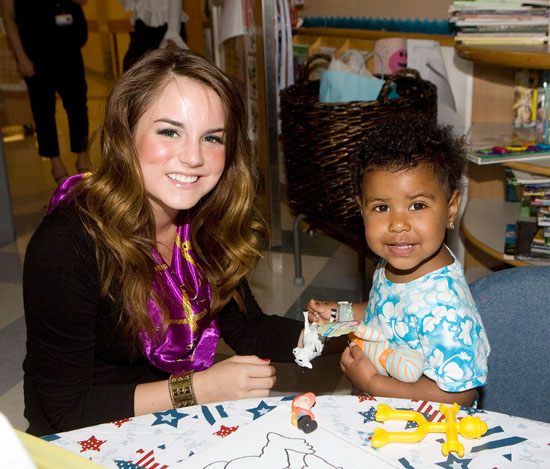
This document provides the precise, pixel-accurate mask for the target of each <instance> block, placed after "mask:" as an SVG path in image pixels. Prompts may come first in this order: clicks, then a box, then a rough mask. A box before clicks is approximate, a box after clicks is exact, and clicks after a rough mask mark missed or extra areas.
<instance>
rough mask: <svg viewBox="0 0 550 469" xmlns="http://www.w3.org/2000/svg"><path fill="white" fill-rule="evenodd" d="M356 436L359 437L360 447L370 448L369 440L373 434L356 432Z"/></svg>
mask: <svg viewBox="0 0 550 469" xmlns="http://www.w3.org/2000/svg"><path fill="white" fill-rule="evenodd" d="M357 434H358V435H359V437H360V438H361V440H362V441H361V445H362V446H371V444H370V440H371V438H372V434H373V432H368V433H367V432H361V431H358V432H357Z"/></svg>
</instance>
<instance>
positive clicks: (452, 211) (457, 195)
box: [449, 189, 462, 223]
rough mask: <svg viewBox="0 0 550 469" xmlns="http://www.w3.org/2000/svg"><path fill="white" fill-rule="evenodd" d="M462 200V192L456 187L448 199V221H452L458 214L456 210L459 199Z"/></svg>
mask: <svg viewBox="0 0 550 469" xmlns="http://www.w3.org/2000/svg"><path fill="white" fill-rule="evenodd" d="M461 200H462V193H461V192H460V191H459V190H458V189H457V190H455V191H454V192H453V193H452V194H451V198H450V199H449V222H453V223H454V221H455V219H456V216H457V215H458V210H459V208H460V201H461Z"/></svg>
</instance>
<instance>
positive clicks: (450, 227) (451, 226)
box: [449, 221, 455, 230]
mask: <svg viewBox="0 0 550 469" xmlns="http://www.w3.org/2000/svg"><path fill="white" fill-rule="evenodd" d="M449 229H450V230H454V229H455V224H454V223H453V222H452V221H451V222H449Z"/></svg>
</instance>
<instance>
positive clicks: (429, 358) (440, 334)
mask: <svg viewBox="0 0 550 469" xmlns="http://www.w3.org/2000/svg"><path fill="white" fill-rule="evenodd" d="M449 252H451V251H450V250H449ZM451 254H452V252H451ZM453 258H454V262H453V263H452V264H451V265H448V266H445V267H442V268H441V269H438V270H435V271H433V272H430V273H429V274H426V275H424V276H423V277H420V278H418V279H416V280H413V281H412V282H407V283H393V282H390V281H389V280H388V279H387V278H386V274H385V267H386V261H384V260H382V261H381V262H380V263H379V264H378V267H377V268H376V271H375V273H374V278H373V285H372V289H371V292H370V296H369V302H368V305H367V309H366V312H365V322H366V323H367V325H369V326H372V327H375V328H377V329H378V330H380V331H382V333H383V335H384V336H385V337H386V338H387V339H388V340H389V341H390V343H391V344H392V346H396V347H397V346H400V345H406V346H408V347H410V348H412V349H414V350H418V351H419V352H421V353H422V354H423V355H424V357H425V359H424V370H423V374H425V375H426V376H427V377H428V378H431V379H433V380H434V381H435V382H436V383H437V385H438V386H439V387H440V388H441V389H443V390H444V391H448V392H460V391H465V390H467V389H471V388H474V387H477V386H481V385H484V384H485V383H486V381H487V357H488V356H489V353H490V346H489V341H488V339H487V335H486V333H485V329H484V327H483V323H482V321H481V317H480V315H479V312H478V310H477V308H476V305H475V303H474V300H473V299H472V295H471V293H470V289H469V287H468V284H467V283H466V278H465V277H464V270H463V269H462V265H461V264H460V262H459V261H458V260H457V259H456V257H455V256H454V254H453Z"/></svg>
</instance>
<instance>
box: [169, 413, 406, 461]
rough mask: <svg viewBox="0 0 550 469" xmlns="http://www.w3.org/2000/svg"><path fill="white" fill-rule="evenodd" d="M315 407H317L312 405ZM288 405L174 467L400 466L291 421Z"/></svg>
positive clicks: (368, 450) (371, 452)
mask: <svg viewBox="0 0 550 469" xmlns="http://www.w3.org/2000/svg"><path fill="white" fill-rule="evenodd" d="M313 411H315V408H313ZM290 415H291V410H290V406H289V405H279V406H278V407H277V408H276V409H274V410H272V411H271V412H269V414H267V415H264V416H263V417H262V418H259V419H257V420H256V421H255V422H253V423H251V424H249V425H246V426H244V427H242V428H240V429H239V430H238V431H236V432H234V433H232V434H231V435H229V436H227V437H226V438H224V439H223V440H222V441H220V442H219V443H218V444H216V445H214V446H212V447H210V448H209V449H208V451H205V452H203V453H201V454H197V455H195V456H192V457H191V458H189V459H186V460H185V461H184V462H183V463H182V465H177V466H172V467H173V468H183V467H185V468H192V469H245V468H246V469H248V468H250V469H262V468H269V469H284V468H288V469H306V468H310V469H336V468H340V469H352V468H357V467H359V466H361V467H368V466H369V465H370V464H372V467H376V468H382V469H383V468H389V467H397V466H394V465H392V464H390V463H388V462H387V461H384V460H383V459H381V458H380V457H379V456H378V455H377V454H376V453H375V452H374V450H372V449H370V448H367V447H365V448H359V447H358V446H355V445H352V444H350V443H348V442H346V441H344V440H342V439H341V438H338V437H336V436H335V435H334V433H331V432H328V431H327V430H325V429H323V422H318V423H319V427H318V428H317V429H316V430H315V431H313V432H312V433H308V434H306V433H304V432H302V431H301V430H299V429H298V428H296V427H294V426H293V425H292V424H291V423H290Z"/></svg>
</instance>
